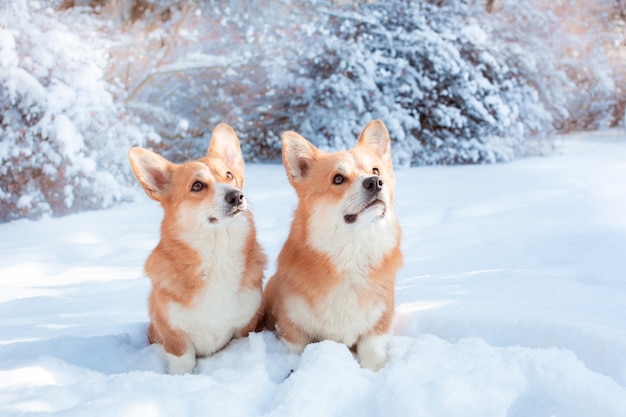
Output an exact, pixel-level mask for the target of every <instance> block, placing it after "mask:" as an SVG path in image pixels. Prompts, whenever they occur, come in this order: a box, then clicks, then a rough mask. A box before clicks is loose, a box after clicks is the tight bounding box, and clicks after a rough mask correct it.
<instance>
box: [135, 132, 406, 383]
mask: <svg viewBox="0 0 626 417" xmlns="http://www.w3.org/2000/svg"><path fill="white" fill-rule="evenodd" d="M282 156H283V164H284V166H285V169H286V171H287V176H288V178H289V182H290V183H291V185H292V186H293V187H294V188H295V190H296V193H297V196H298V200H299V202H298V206H297V208H296V210H295V214H294V218H293V222H292V225H291V231H290V233H289V236H288V238H287V241H286V242H285V244H284V246H283V248H282V250H281V252H280V255H279V257H278V263H277V269H276V273H275V274H274V276H272V277H271V278H270V280H269V281H268V282H267V284H266V286H265V289H263V270H264V268H265V264H266V257H265V255H264V253H263V250H262V248H261V246H260V245H259V243H258V241H257V237H256V230H255V226H254V221H253V217H252V213H251V212H250V210H249V209H248V205H247V201H246V198H245V196H244V194H243V192H242V189H243V184H244V160H243V157H242V154H241V148H240V145H239V140H238V138H237V136H236V134H235V132H234V130H233V129H232V128H231V127H230V126H228V125H226V124H220V125H218V126H217V127H216V129H215V131H214V132H213V135H212V138H211V142H210V145H209V148H208V152H207V155H206V156H205V157H203V158H201V159H198V160H196V161H191V162H186V163H184V164H174V163H171V162H169V161H168V160H166V159H164V158H163V157H161V156H159V155H157V154H155V153H153V152H151V151H149V150H146V149H141V148H132V149H130V151H129V159H130V163H131V167H132V169H133V172H134V173H135V176H136V177H137V179H138V181H139V183H140V184H141V185H142V187H143V189H144V190H145V192H146V194H147V195H148V197H150V198H151V199H154V200H156V201H158V202H160V203H161V205H162V207H163V211H164V217H163V222H162V224H161V239H160V241H159V243H158V245H157V247H156V248H155V249H154V251H153V252H152V253H151V254H150V256H149V257H148V260H147V261H146V264H145V272H146V275H147V276H148V277H149V278H150V280H151V281H152V289H151V292H150V295H149V300H148V309H149V315H150V324H149V327H148V338H149V341H150V342H151V343H159V344H161V345H163V348H164V351H165V355H166V359H167V370H168V372H169V373H170V374H182V373H189V372H192V371H193V369H194V367H195V365H196V358H197V357H202V356H207V355H211V354H213V353H214V352H217V351H218V350H220V349H222V348H223V347H224V346H225V345H226V344H228V343H229V342H230V340H231V339H233V338H235V337H245V336H247V335H248V333H249V332H252V331H260V330H262V329H263V327H266V328H268V329H270V330H274V331H276V333H277V334H278V337H279V338H280V340H281V341H282V342H283V343H284V344H285V345H286V346H287V348H288V350H289V351H290V352H295V353H301V352H302V351H303V350H304V348H305V347H306V345H307V344H308V343H312V342H316V341H321V340H326V339H329V340H334V341H336V342H339V343H343V344H345V345H347V346H348V347H350V348H353V349H355V351H356V356H357V359H358V361H359V363H360V365H361V366H362V367H364V368H368V369H371V370H374V371H377V370H379V369H380V368H382V367H383V366H384V365H385V364H386V362H387V358H388V353H387V341H388V338H389V334H390V327H391V320H392V316H393V311H394V286H395V276H396V272H397V270H398V269H399V268H400V267H401V266H402V253H401V251H400V240H401V229H400V226H399V224H398V221H397V219H396V215H395V213H394V188H395V177H394V173H393V167H392V159H391V144H390V139H389V133H388V131H387V128H386V127H385V125H384V123H383V122H381V121H379V120H374V121H372V122H370V123H369V124H368V125H367V126H366V127H365V129H364V130H363V132H362V133H361V135H360V136H359V138H358V141H357V144H356V145H355V147H354V148H352V149H350V150H348V151H341V152H334V153H326V152H323V151H321V150H318V149H317V148H316V147H315V146H314V145H312V144H311V143H310V142H308V141H307V140H306V139H305V138H303V137H302V136H300V135H299V134H297V133H295V132H285V133H284V134H283V135H282Z"/></svg>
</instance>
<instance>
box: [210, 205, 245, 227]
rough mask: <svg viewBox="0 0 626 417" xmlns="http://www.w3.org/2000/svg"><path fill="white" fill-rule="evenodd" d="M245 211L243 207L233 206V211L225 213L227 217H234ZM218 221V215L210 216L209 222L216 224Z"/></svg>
mask: <svg viewBox="0 0 626 417" xmlns="http://www.w3.org/2000/svg"><path fill="white" fill-rule="evenodd" d="M243 212H244V210H242V209H241V208H238V207H233V208H232V210H231V211H229V212H228V213H226V214H225V217H229V218H233V217H235V216H236V215H238V214H240V213H243ZM218 222H219V219H218V218H217V217H213V216H211V217H209V223H211V224H216V223H218Z"/></svg>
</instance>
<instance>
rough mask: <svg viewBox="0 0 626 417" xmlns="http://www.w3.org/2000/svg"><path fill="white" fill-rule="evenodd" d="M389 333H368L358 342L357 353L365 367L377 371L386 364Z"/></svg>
mask: <svg viewBox="0 0 626 417" xmlns="http://www.w3.org/2000/svg"><path fill="white" fill-rule="evenodd" d="M388 342H389V335H388V334H367V335H364V336H361V338H359V341H358V343H357V347H356V355H357V358H358V359H359V363H360V364H361V366H362V367H363V368H367V369H371V370H372V371H374V372H376V371H378V370H379V369H381V368H382V367H384V366H385V364H386V363H387V360H388V353H387V345H388Z"/></svg>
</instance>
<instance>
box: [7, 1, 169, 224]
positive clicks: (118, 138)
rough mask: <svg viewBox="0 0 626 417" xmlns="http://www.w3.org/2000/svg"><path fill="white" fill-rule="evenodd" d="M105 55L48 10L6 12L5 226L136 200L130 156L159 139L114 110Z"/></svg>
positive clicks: (15, 7) (17, 7)
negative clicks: (133, 150) (24, 219)
mask: <svg viewBox="0 0 626 417" xmlns="http://www.w3.org/2000/svg"><path fill="white" fill-rule="evenodd" d="M105 66H106V55H105V53H104V51H103V49H102V48H98V47H97V45H95V43H94V39H84V38H81V37H80V36H78V35H76V34H73V33H72V32H71V30H70V29H68V28H67V27H66V26H65V25H63V24H62V23H60V22H59V21H58V20H57V18H56V17H55V16H54V13H53V12H52V11H51V10H49V9H45V8H44V9H40V10H38V9H36V8H34V7H33V8H31V7H30V6H27V5H26V4H25V3H23V2H12V4H11V5H10V6H4V7H3V10H2V13H1V14H0V98H1V100H2V107H1V108H0V125H1V127H2V136H1V141H0V161H1V168H0V207H1V208H2V210H1V212H0V221H7V220H12V219H17V218H20V217H30V218H37V217H40V216H41V215H44V214H55V215H56V214H63V213H68V212H71V211H76V210H82V209H93V208H101V207H108V206H110V205H112V204H113V203H115V202H117V201H121V200H124V199H128V198H129V197H130V196H131V195H132V193H133V191H132V189H131V188H129V186H128V185H129V184H130V183H131V178H130V176H129V172H128V167H127V165H128V163H127V160H126V152H127V149H128V147H130V146H131V145H133V144H138V145H142V144H145V143H146V142H147V141H148V140H153V141H156V140H158V137H157V136H156V135H154V133H151V131H150V130H149V129H147V128H145V127H142V126H136V125H135V124H136V123H137V121H136V120H135V119H133V118H131V117H129V115H127V114H126V113H125V112H124V111H123V108H121V107H120V106H118V105H116V103H115V102H114V100H113V97H112V95H111V93H110V92H109V91H108V85H107V83H106V82H105V81H104V79H103V70H102V69H103V68H105Z"/></svg>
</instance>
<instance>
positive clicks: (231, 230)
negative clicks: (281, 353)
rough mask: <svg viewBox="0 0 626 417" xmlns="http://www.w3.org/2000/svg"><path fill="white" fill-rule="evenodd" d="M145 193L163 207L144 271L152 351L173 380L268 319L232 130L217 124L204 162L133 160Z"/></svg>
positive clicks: (261, 263)
mask: <svg viewBox="0 0 626 417" xmlns="http://www.w3.org/2000/svg"><path fill="white" fill-rule="evenodd" d="M128 156H129V159H130V164H131V167H132V169H133V172H134V173H135V176H136V177H137V180H138V181H139V183H140V184H141V186H142V187H143V189H144V191H145V192H146V194H147V195H148V197H150V198H151V199H153V200H156V201H158V202H159V203H161V206H162V207H163V222H162V223H161V238H160V241H159V243H158V245H157V246H156V248H155V249H154V250H153V251H152V253H151V254H150V256H149V257H148V260H147V261H146V264H145V272H146V275H147V276H148V277H149V278H150V280H151V281H152V288H151V292H150V296H149V299H148V310H149V315H150V325H149V327H148V339H149V341H150V343H158V344H161V345H163V348H164V350H165V356H166V359H167V370H168V373H170V374H184V373H190V372H192V371H193V369H194V367H195V365H196V358H197V357H201V356H208V355H211V354H212V353H214V352H216V351H218V350H220V349H222V348H223V347H224V346H225V345H226V344H227V343H228V342H230V340H231V339H233V338H234V337H244V336H247V335H248V333H249V332H251V331H254V330H255V329H256V327H257V323H258V322H259V319H260V318H261V316H262V314H263V298H262V297H263V290H262V285H263V270H264V268H265V264H266V258H265V255H264V253H263V251H262V249H261V246H260V245H259V243H258V242H257V239H256V231H255V226H254V221H253V218H252V213H251V212H250V210H249V209H248V206H247V201H246V198H245V196H244V194H243V193H242V187H243V183H244V160H243V157H242V154H241V148H240V145H239V140H238V138H237V135H236V134H235V132H234V130H233V129H232V128H231V127H230V126H228V125H226V124H220V125H218V126H217V127H216V129H215V131H214V132H213V135H212V137H211V143H210V146H209V148H208V152H207V155H206V156H205V157H203V158H200V159H198V160H197V161H191V162H186V163H184V164H174V163H171V162H169V161H168V160H166V159H164V158H163V157H161V156H159V155H157V154H155V153H153V152H151V151H149V150H146V149H141V148H132V149H130V151H129V152H128Z"/></svg>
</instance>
